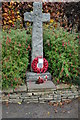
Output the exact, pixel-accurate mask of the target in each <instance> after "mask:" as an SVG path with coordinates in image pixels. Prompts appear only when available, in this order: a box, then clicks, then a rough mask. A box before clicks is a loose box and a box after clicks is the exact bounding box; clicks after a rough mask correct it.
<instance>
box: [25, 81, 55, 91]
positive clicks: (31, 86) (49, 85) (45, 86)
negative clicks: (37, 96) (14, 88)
mask: <svg viewBox="0 0 80 120" xmlns="http://www.w3.org/2000/svg"><path fill="white" fill-rule="evenodd" d="M27 87H28V91H38V92H39V91H46V92H47V91H51V90H52V91H53V90H56V86H55V85H54V83H53V82H52V81H45V82H44V83H42V84H36V83H35V82H27Z"/></svg>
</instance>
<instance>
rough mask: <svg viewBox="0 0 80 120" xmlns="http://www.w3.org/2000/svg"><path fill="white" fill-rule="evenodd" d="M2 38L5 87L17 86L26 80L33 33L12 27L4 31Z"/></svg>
mask: <svg viewBox="0 0 80 120" xmlns="http://www.w3.org/2000/svg"><path fill="white" fill-rule="evenodd" d="M1 38H2V79H3V87H6V88H8V87H10V86H12V87H13V88H15V87H16V86H18V85H20V84H22V83H24V80H25V73H26V70H27V67H28V63H29V51H31V47H30V41H31V34H30V33H29V34H26V31H25V30H24V29H23V30H19V29H17V30H14V29H13V30H12V29H11V30H9V31H8V32H7V31H3V32H2V36H1Z"/></svg>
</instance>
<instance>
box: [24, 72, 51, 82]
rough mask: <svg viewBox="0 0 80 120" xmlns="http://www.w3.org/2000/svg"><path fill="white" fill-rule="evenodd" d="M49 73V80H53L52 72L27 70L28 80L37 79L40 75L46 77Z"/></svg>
mask: <svg viewBox="0 0 80 120" xmlns="http://www.w3.org/2000/svg"><path fill="white" fill-rule="evenodd" d="M46 75H47V80H51V74H50V73H49V72H46V73H34V72H27V73H26V81H31V82H34V81H37V80H38V78H39V76H40V77H42V78H43V79H45V76H46Z"/></svg>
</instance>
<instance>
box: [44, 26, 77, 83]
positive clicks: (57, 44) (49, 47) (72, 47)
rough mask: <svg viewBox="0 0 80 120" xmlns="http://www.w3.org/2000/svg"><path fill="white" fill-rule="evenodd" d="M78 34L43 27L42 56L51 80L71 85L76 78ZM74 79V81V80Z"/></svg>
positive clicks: (61, 29)
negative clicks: (45, 61) (47, 66)
mask: <svg viewBox="0 0 80 120" xmlns="http://www.w3.org/2000/svg"><path fill="white" fill-rule="evenodd" d="M78 38H79V36H78V34H71V33H69V32H66V31H64V29H63V28H57V29H54V30H53V29H51V30H50V28H49V29H47V27H46V26H45V27H44V56H45V58H46V59H47V60H48V63H49V68H48V70H49V72H50V73H51V74H52V76H53V80H56V81H57V82H58V83H59V82H69V83H72V82H74V81H76V77H77V76H78V65H79V58H78V44H79V39H78ZM74 78H75V79H74Z"/></svg>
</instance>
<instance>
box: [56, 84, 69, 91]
mask: <svg viewBox="0 0 80 120" xmlns="http://www.w3.org/2000/svg"><path fill="white" fill-rule="evenodd" d="M56 88H57V90H58V89H66V88H70V85H67V84H60V85H57V86H56Z"/></svg>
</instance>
